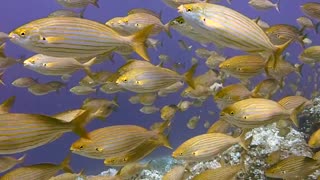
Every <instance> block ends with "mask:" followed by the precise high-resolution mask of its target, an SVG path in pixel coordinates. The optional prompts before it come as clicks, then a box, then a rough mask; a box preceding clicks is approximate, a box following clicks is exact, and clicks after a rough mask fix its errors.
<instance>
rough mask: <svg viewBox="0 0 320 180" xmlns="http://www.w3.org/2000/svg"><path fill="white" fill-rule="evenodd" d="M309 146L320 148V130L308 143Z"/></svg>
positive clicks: (314, 133)
mask: <svg viewBox="0 0 320 180" xmlns="http://www.w3.org/2000/svg"><path fill="white" fill-rule="evenodd" d="M308 145H309V147H311V148H318V147H320V130H319V129H318V130H317V131H315V132H313V133H312V135H311V136H310V139H309V141H308Z"/></svg>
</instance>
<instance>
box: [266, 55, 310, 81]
mask: <svg viewBox="0 0 320 180" xmlns="http://www.w3.org/2000/svg"><path fill="white" fill-rule="evenodd" d="M277 62H278V63H277V65H276V66H273V64H274V62H272V61H268V62H267V64H266V66H265V72H266V74H267V75H268V76H269V77H271V78H274V79H276V80H278V81H279V83H280V86H281V87H283V84H284V79H285V78H286V76H288V75H289V74H291V73H292V72H295V73H296V74H297V75H298V76H299V77H302V68H303V66H304V64H291V63H290V62H288V61H286V60H285V59H283V57H280V58H279V59H278V60H277Z"/></svg>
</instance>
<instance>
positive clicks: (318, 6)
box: [300, 2, 320, 20]
mask: <svg viewBox="0 0 320 180" xmlns="http://www.w3.org/2000/svg"><path fill="white" fill-rule="evenodd" d="M300 8H301V10H302V12H303V13H304V14H306V15H307V16H309V17H311V18H314V19H317V20H320V13H319V10H320V3H318V2H307V3H304V4H303V5H301V6H300Z"/></svg>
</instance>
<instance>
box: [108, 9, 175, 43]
mask: <svg viewBox="0 0 320 180" xmlns="http://www.w3.org/2000/svg"><path fill="white" fill-rule="evenodd" d="M152 24H153V25H154V27H153V29H152V31H151V33H150V35H151V36H153V35H157V34H159V33H160V32H161V31H165V32H166V33H167V34H168V36H169V37H171V33H170V30H169V25H168V24H165V25H164V24H163V23H162V22H161V20H160V19H159V17H158V16H154V15H153V14H151V13H144V12H140V13H132V14H129V15H128V16H125V17H123V18H121V19H120V20H118V23H117V24H114V25H118V26H119V27H118V28H116V29H122V30H125V31H127V32H128V33H129V34H133V33H136V32H138V31H140V30H142V29H143V28H145V27H147V26H149V25H152ZM113 27H114V26H113Z"/></svg>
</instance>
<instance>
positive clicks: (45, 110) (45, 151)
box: [0, 0, 320, 174]
mask: <svg viewBox="0 0 320 180" xmlns="http://www.w3.org/2000/svg"><path fill="white" fill-rule="evenodd" d="M305 2H307V1H303V0H300V1H293V0H290V1H282V2H281V4H280V13H278V12H277V11H276V10H275V9H271V10H268V11H257V10H255V9H253V8H252V7H250V6H249V5H248V4H247V1H244V0H234V1H233V2H232V4H231V5H229V4H227V3H226V2H225V1H224V0H222V2H221V4H223V5H226V6H228V7H231V8H232V9H235V10H237V11H239V12H241V13H243V14H245V15H246V16H248V17H250V18H256V17H258V16H261V18H262V19H263V20H264V21H266V22H268V23H269V24H270V25H272V24H279V23H285V24H293V25H296V26H297V24H296V18H298V17H300V16H302V15H303V14H302V12H301V11H300V5H301V4H303V3H305ZM99 5H100V8H96V7H94V6H91V5H90V6H89V7H88V8H87V10H86V12H85V14H84V16H85V18H87V19H91V20H95V21H98V22H101V23H105V22H106V21H107V20H109V19H111V18H113V17H116V16H125V15H126V14H127V11H128V10H130V9H132V8H148V9H151V10H154V11H155V12H160V11H161V12H162V21H163V22H164V23H167V22H168V21H170V20H171V19H173V18H175V17H176V16H178V15H179V14H178V13H177V10H176V9H172V8H170V7H168V6H166V5H165V4H164V3H163V2H162V1H161V0H157V1H155V0H153V1H151V0H117V1H115V0H108V1H102V0H101V1H100V2H99ZM58 9H62V7H61V6H60V5H59V4H58V3H56V1H55V0H27V1H23V0H2V1H1V4H0V31H2V32H6V33H9V32H10V31H12V30H13V29H15V28H17V27H19V26H21V25H23V24H25V23H28V22H30V21H32V20H35V19H38V18H43V17H46V16H47V15H48V14H49V13H51V12H53V11H55V10H58ZM171 31H172V35H173V38H172V39H170V38H169V37H168V36H167V35H166V34H165V33H161V34H160V35H158V36H157V39H159V40H163V47H159V48H158V51H155V50H153V49H149V53H150V55H151V57H152V63H154V64H157V63H158V62H159V60H158V58H157V57H158V55H159V54H167V55H169V56H170V58H171V59H172V60H173V61H175V62H185V63H186V66H187V67H190V64H191V61H190V60H191V57H192V56H195V54H194V53H193V51H194V50H196V49H197V48H199V47H201V46H200V45H199V44H198V43H195V42H193V41H191V40H189V39H187V38H185V37H182V36H181V35H180V34H178V33H177V32H175V31H174V30H171ZM306 32H308V37H309V38H310V39H312V41H313V45H317V44H320V40H319V35H318V36H317V35H315V33H314V31H310V30H308V31H306ZM180 39H183V40H185V42H187V43H188V44H190V45H192V47H193V51H192V52H188V51H185V50H182V49H180V48H179V45H178V40H180ZM287 51H288V52H290V54H291V55H290V58H289V59H290V62H292V63H295V62H298V61H297V56H298V54H299V53H300V52H301V51H302V49H301V47H300V46H299V45H298V44H296V43H294V44H293V45H291V46H290V48H289V49H288V50H287ZM6 54H7V56H9V57H14V58H19V57H21V56H24V57H30V56H32V55H33V54H34V53H32V52H30V51H27V50H25V49H23V48H21V47H18V46H17V45H14V44H12V43H11V42H8V43H7V48H6ZM236 54H239V51H233V50H231V49H226V50H225V51H224V55H225V56H228V57H231V56H233V55H236ZM136 57H138V56H136ZM114 61H115V63H112V62H105V63H103V64H99V65H95V66H94V67H93V70H94V71H97V70H109V71H112V72H114V71H115V70H116V69H117V68H118V67H119V66H120V65H122V64H123V63H124V62H125V61H124V60H123V59H121V57H120V56H118V55H116V56H115V58H114ZM199 62H200V64H201V65H200V66H199V67H198V69H197V73H196V74H201V73H204V72H205V71H207V67H206V66H205V65H204V61H202V60H199ZM310 70H312V69H311V68H310V67H309V66H308V65H306V66H305V67H304V69H303V75H304V76H303V80H302V82H301V84H300V85H299V89H301V90H303V91H304V95H305V96H306V97H309V95H310V93H311V91H312V87H313V83H309V82H307V81H306V79H307V76H308V75H310V74H311V75H312V73H311V72H310ZM179 71H180V72H181V73H182V72H185V71H186V69H180V70H179ZM26 76H31V77H34V78H37V79H38V80H39V82H48V81H50V80H60V77H52V76H51V77H49V76H44V75H41V74H38V73H36V72H33V71H31V70H28V69H26V68H23V66H22V65H21V64H16V65H14V66H13V67H10V68H8V69H7V70H6V72H5V75H4V79H3V80H4V82H5V83H6V86H1V87H0V91H1V96H0V101H2V100H5V99H7V98H8V97H10V96H16V97H17V98H16V103H15V105H14V107H13V109H12V112H16V113H39V114H47V115H52V114H55V113H58V112H62V111H65V110H68V109H74V108H79V107H80V106H81V105H82V101H83V100H84V99H86V98H87V97H99V98H107V99H110V100H111V99H113V97H114V95H106V94H104V93H102V92H98V94H92V95H88V96H77V95H74V94H72V93H70V92H69V90H68V89H66V88H64V89H62V90H61V91H60V93H50V94H48V95H45V96H34V95H32V94H31V93H29V92H28V91H27V89H24V88H16V87H14V86H12V85H11V82H12V81H14V80H15V79H17V78H19V77H26ZM83 76H85V74H84V72H81V71H79V72H77V73H75V74H73V76H72V78H71V80H70V81H69V82H68V88H71V87H73V86H76V85H77V84H78V82H79V80H80V79H81V78H82V77H83ZM296 78H297V76H296V75H295V74H291V75H290V77H289V81H294V80H295V79H296ZM260 79H261V78H260ZM228 82H230V81H228ZM231 82H232V81H231ZM180 92H181V91H179V93H180ZM293 94H294V93H293V92H291V91H290V90H289V89H288V88H285V90H284V92H283V93H282V94H281V95H277V96H275V97H274V99H276V100H277V99H279V98H280V97H283V96H284V95H293ZM132 95H134V94H133V93H128V92H125V93H124V92H122V93H119V105H120V108H118V110H117V111H116V112H113V113H112V115H111V116H109V117H108V118H107V120H106V121H105V122H103V121H100V120H95V121H93V122H91V123H90V124H89V125H88V126H87V130H88V131H91V130H94V129H97V128H101V127H105V126H110V125H118V124H135V125H141V126H144V127H149V126H151V125H152V124H153V123H154V122H157V121H162V120H161V119H160V113H155V114H153V115H144V114H142V113H140V111H139V109H140V108H141V107H142V106H141V105H132V104H130V103H129V102H128V100H127V99H128V98H129V97H130V96H132ZM180 99H181V97H179V96H178V93H176V94H171V95H169V96H167V97H162V98H159V99H158V100H157V101H156V103H155V105H156V106H158V107H162V106H164V105H168V104H177V103H178V102H179V101H180ZM207 111H215V112H216V115H215V116H211V115H209V114H208V113H207ZM194 115H201V120H200V123H199V125H198V127H197V128H196V129H194V130H190V129H188V128H187V126H186V122H187V121H188V119H189V118H190V117H192V116H194ZM218 115H219V111H218V109H217V107H216V105H215V104H214V102H213V101H212V98H209V99H208V100H207V101H206V102H205V104H204V105H203V106H202V107H201V108H191V109H189V110H188V111H186V112H183V113H177V114H176V116H175V118H174V123H173V126H172V131H171V134H170V142H171V143H172V145H173V148H176V147H177V146H178V145H179V144H181V143H182V142H183V141H185V140H187V139H188V138H190V137H192V136H195V135H198V134H201V133H204V132H206V129H205V128H204V127H203V123H204V122H205V120H209V121H210V122H211V123H212V122H214V121H216V120H218ZM76 139H78V137H77V136H76V135H75V134H73V133H67V134H65V135H64V136H63V137H62V138H60V139H58V140H57V141H55V142H53V143H50V144H47V145H45V146H42V147H38V148H36V149H33V150H30V151H27V152H26V153H27V154H28V156H27V158H26V161H25V163H24V164H25V165H29V164H35V163H41V162H55V163H59V162H61V161H62V160H63V159H64V157H65V156H66V155H67V154H68V153H69V147H70V145H71V144H72V142H74V141H75V140H76ZM170 153H171V150H169V149H166V148H164V147H160V148H159V149H157V150H156V151H154V152H153V153H152V154H151V155H150V156H148V157H152V158H155V157H158V156H162V155H169V154H170ZM22 154H23V153H22ZM16 156H17V157H18V156H20V154H17V155H16ZM71 166H72V168H73V169H74V170H75V171H76V172H77V171H79V170H81V169H85V172H86V173H87V174H96V173H99V172H101V171H103V170H105V169H106V167H104V165H103V160H94V159H89V158H86V157H82V156H79V155H75V154H73V157H72V163H71Z"/></svg>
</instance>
